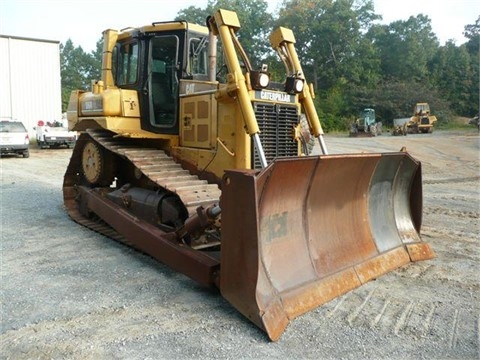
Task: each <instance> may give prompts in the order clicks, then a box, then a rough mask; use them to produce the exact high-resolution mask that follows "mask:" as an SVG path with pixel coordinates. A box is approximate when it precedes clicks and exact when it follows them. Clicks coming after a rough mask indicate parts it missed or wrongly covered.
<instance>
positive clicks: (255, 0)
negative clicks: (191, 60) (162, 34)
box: [176, 0, 273, 67]
mask: <svg viewBox="0 0 480 360" xmlns="http://www.w3.org/2000/svg"><path fill="white" fill-rule="evenodd" d="M267 8H268V4H267V1H265V0H217V1H213V0H209V1H208V4H207V6H206V8H205V9H202V8H199V7H196V6H190V7H188V8H186V9H184V10H181V11H180V12H179V13H178V14H177V17H176V20H180V19H182V20H186V21H189V22H193V23H197V24H199V25H205V24H206V18H207V16H211V15H213V14H214V13H215V11H216V10H218V9H226V10H231V11H234V12H236V13H237V15H238V19H239V21H240V26H241V28H240V30H239V31H238V33H237V36H238V38H239V40H240V42H241V44H242V46H243V48H244V49H245V51H246V53H247V54H248V56H249V58H250V61H251V62H252V66H254V67H255V66H256V67H260V65H261V64H262V63H263V62H264V60H265V59H266V58H267V56H268V52H269V50H270V46H269V42H268V34H269V33H270V30H271V28H272V23H273V17H272V15H271V14H269V13H268V11H267Z"/></svg>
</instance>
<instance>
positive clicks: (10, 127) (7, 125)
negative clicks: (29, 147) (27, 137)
mask: <svg viewBox="0 0 480 360" xmlns="http://www.w3.org/2000/svg"><path fill="white" fill-rule="evenodd" d="M0 132H3V133H5V132H27V130H26V129H25V126H23V124H22V123H20V122H13V121H1V122H0Z"/></svg>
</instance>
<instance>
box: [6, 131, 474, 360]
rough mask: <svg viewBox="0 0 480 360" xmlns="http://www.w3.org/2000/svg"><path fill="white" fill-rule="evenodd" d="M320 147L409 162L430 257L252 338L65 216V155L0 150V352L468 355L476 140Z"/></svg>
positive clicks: (250, 328)
mask: <svg viewBox="0 0 480 360" xmlns="http://www.w3.org/2000/svg"><path fill="white" fill-rule="evenodd" d="M326 142H327V146H328V147H329V150H330V152H331V153H344V152H362V151H368V152H370V151H380V152H381V151H396V150H399V149H400V148H401V147H402V146H406V147H407V149H408V150H409V152H410V153H411V154H412V155H413V156H414V157H416V158H417V159H419V160H420V161H422V168H423V180H424V221H423V227H422V237H423V239H424V240H426V241H428V242H429V243H430V244H431V246H432V247H433V249H434V251H435V252H436V254H437V257H436V258H435V259H433V260H429V261H424V262H418V263H414V264H410V265H409V266H406V267H403V268H400V269H398V270H396V271H394V272H391V273H389V274H387V275H385V276H383V277H381V278H379V279H378V280H376V281H372V282H370V283H368V284H366V285H364V286H362V287H361V288H358V289H356V290H354V291H351V292H350V293H348V294H346V295H344V296H342V297H339V298H337V299H335V300H333V301H331V302H330V303H328V304H325V305H324V306H321V307H319V308H317V309H315V310H313V311H311V312H309V313H307V314H305V315H303V316H300V317H299V318H297V319H295V320H294V321H293V322H292V323H291V324H290V325H289V327H288V328H287V331H286V332H285V333H284V334H283V336H282V338H281V339H280V340H279V341H278V342H275V343H272V342H269V341H268V339H267V337H266V335H265V334H264V333H263V332H261V331H260V330H258V329H257V328H256V327H255V326H254V325H253V324H252V323H250V322H249V321H248V320H246V319H245V318H244V317H243V316H241V315H240V314H239V313H238V312H237V311H236V310H235V309H233V308H232V307H231V306H230V305H229V304H228V303H227V301H226V300H224V299H223V298H222V297H221V296H220V295H219V294H218V293H217V292H216V291H211V290H206V289H203V288H201V287H200V286H198V285H197V284H196V283H194V282H193V281H191V280H190V279H188V278H187V277H185V276H183V275H181V274H179V273H176V272H174V271H172V270H170V269H169V268H167V267H166V266H164V265H162V264H159V263H157V262H155V261H154V260H152V259H151V258H149V257H148V256H145V255H142V254H140V253H138V252H136V251H134V250H132V249H130V248H128V247H126V246H123V245H121V244H118V243H116V242H114V241H112V240H110V239H107V238H105V237H103V236H101V235H99V234H97V233H94V232H92V231H90V230H88V229H86V228H83V227H81V226H80V225H77V224H75V223H74V222H72V221H71V220H70V219H69V218H68V216H67V215H66V213H65V212H64V210H63V206H62V193H61V187H62V181H63V174H64V171H65V169H66V166H67V163H68V161H69V158H70V154H71V150H67V149H57V150H54V149H52V150H50V149H46V150H37V149H32V151H31V157H30V158H28V159H23V158H16V157H7V158H2V159H0V172H1V187H0V203H1V208H0V217H1V228H0V232H1V248H0V251H1V257H0V261H1V263H0V266H1V268H0V270H1V272H0V274H1V298H0V300H1V332H0V358H2V359H106V358H108V359H110V358H116V359H117V358H118V359H183V358H186V359H191V358H208V359H214V358H222V359H223V358H229V359H240V358H241V359H258V358H278V359H300V358H309V359H320V358H321V359H479V357H480V355H479V342H480V339H479V327H480V311H479V310H480V305H479V303H480V302H479V298H480V293H479V289H480V286H479V284H480V282H479V275H478V268H479V263H480V250H479V246H478V245H479V233H480V231H479V230H480V220H479V214H480V209H479V204H480V187H479V184H480V181H479V180H480V176H479V175H480V172H479V163H480V161H479V150H480V147H479V135H478V133H477V132H476V130H466V131H459V132H451V131H450V132H442V131H436V132H434V133H433V134H425V135H408V136H406V137H393V136H390V135H389V134H384V135H382V136H380V137H377V138H356V139H352V138H347V137H345V136H328V135H327V136H326Z"/></svg>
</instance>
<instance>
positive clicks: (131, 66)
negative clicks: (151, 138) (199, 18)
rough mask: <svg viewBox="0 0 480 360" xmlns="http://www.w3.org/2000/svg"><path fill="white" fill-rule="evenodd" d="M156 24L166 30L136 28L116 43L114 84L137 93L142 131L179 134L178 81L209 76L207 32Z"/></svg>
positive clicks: (203, 78)
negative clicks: (147, 30) (130, 34)
mask: <svg viewBox="0 0 480 360" xmlns="http://www.w3.org/2000/svg"><path fill="white" fill-rule="evenodd" d="M158 24H159V25H160V26H162V27H167V29H166V30H162V31H159V30H156V31H152V32H140V31H138V32H136V33H135V34H133V36H131V37H128V38H126V39H125V40H123V39H122V40H119V42H117V44H116V45H115V47H114V50H113V54H112V73H113V77H114V81H115V85H116V86H118V87H119V88H123V89H132V90H136V91H137V92H138V94H139V102H140V111H141V114H140V119H141V128H142V129H143V130H145V131H149V132H153V133H162V134H172V135H178V133H179V123H178V110H179V82H180V80H181V79H193V80H202V81H205V80H207V79H208V53H207V51H208V46H207V44H208V35H207V34H201V33H199V32H195V31H193V30H189V29H188V27H187V24H186V23H181V24H182V25H183V26H184V27H185V29H180V30H168V24H167V23H154V24H153V29H155V28H156V27H157V26H156V25H158ZM176 28H178V24H177V26H176ZM149 29H151V27H149ZM185 49H188V51H185Z"/></svg>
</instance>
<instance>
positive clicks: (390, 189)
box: [63, 10, 433, 340]
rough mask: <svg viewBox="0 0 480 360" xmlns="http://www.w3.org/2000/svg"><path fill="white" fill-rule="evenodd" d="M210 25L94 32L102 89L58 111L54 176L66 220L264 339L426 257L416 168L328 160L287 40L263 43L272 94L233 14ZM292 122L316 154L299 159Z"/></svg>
mask: <svg viewBox="0 0 480 360" xmlns="http://www.w3.org/2000/svg"><path fill="white" fill-rule="evenodd" d="M207 25H208V27H203V26H198V25H194V24H189V23H187V22H184V21H176V22H161V23H152V24H151V25H148V26H145V27H141V28H135V29H132V28H129V29H127V30H125V31H122V32H117V31H114V30H106V31H105V32H104V49H103V61H102V79H101V80H100V81H95V82H93V83H92V90H91V91H88V92H84V91H74V92H73V93H72V94H71V97H70V102H69V106H68V121H69V127H70V129H71V130H75V131H79V132H81V135H80V136H79V138H78V140H77V143H76V146H75V148H74V150H73V153H72V157H71V160H70V163H69V165H68V168H67V170H66V173H65V177H64V184H63V194H64V203H65V207H66V209H67V211H68V213H69V215H70V216H71V217H72V218H73V219H74V220H75V221H77V222H78V223H80V224H82V225H85V226H87V227H89V228H91V229H93V230H95V231H98V232H100V233H102V234H104V235H106V236H108V237H111V238H113V239H116V240H118V241H122V242H124V243H125V244H128V245H130V246H133V247H134V248H136V249H138V250H140V251H143V252H145V253H147V254H149V255H150V256H152V257H154V258H156V259H158V260H159V261H161V262H162V263H164V264H166V265H168V266H170V267H171V268H173V269H175V270H177V271H180V272H182V273H183V274H185V275H187V276H189V277H190V278H192V279H193V280H195V281H197V282H199V283H200V284H203V285H205V286H211V287H217V288H218V289H219V290H220V292H221V294H222V296H224V297H225V298H226V299H227V300H228V301H229V302H230V303H231V304H232V305H233V306H234V307H235V308H236V309H238V310H239V311H240V312H241V313H242V314H244V315H245V316H246V317H247V318H248V319H249V320H251V321H252V322H254V323H255V324H256V325H257V326H259V327H260V328H261V329H263V330H264V331H265V332H266V333H267V334H268V336H269V338H270V339H272V340H277V339H278V338H279V337H280V336H281V334H282V333H283V332H284V330H285V328H286V326H287V325H288V323H289V322H290V320H291V319H293V318H295V317H296V316H298V315H300V314H302V313H305V312H307V311H309V310H311V309H313V308H315V307H317V306H319V305H321V304H323V303H325V302H327V301H329V300H331V299H333V298H335V297H337V296H340V295H341V294H343V293H345V292H347V291H349V290H352V289H354V288H356V287H358V286H360V285H361V284H363V283H365V282H367V281H369V280H371V279H375V278H377V277H378V276H380V275H382V274H384V273H387V272H389V271H391V270H393V269H395V268H398V267H400V266H402V265H405V264H407V263H409V262H410V261H417V260H423V259H429V258H431V257H433V252H432V250H431V249H430V247H429V245H428V244H426V243H424V242H423V241H422V240H421V238H420V236H419V231H420V226H421V220H422V181H421V167H420V163H419V162H418V161H417V160H415V159H414V158H412V157H411V156H410V155H409V154H408V153H406V152H395V153H372V154H367V153H362V154H352V155H346V154H342V155H328V154H327V147H326V145H325V141H324V138H323V130H322V127H321V125H320V121H319V119H318V116H317V113H316V110H315V107H314V104H313V90H312V88H311V86H309V85H308V84H307V82H306V80H305V77H304V73H303V70H302V67H301V65H300V62H299V59H298V55H297V53H296V50H295V47H294V44H295V38H294V35H293V33H292V31H291V30H289V29H286V28H282V27H280V28H278V29H277V30H275V31H274V32H273V33H272V34H271V37H270V41H271V44H272V47H273V48H274V49H275V50H276V51H277V53H278V55H279V57H280V59H281V61H282V62H283V63H284V65H285V69H286V73H285V79H284V81H282V82H281V83H275V82H273V81H270V74H269V72H268V67H267V66H266V65H263V66H261V68H260V69H254V68H253V67H252V65H251V64H250V61H249V59H248V57H247V54H246V53H245V51H244V50H243V48H242V46H241V44H240V42H239V41H238V39H237V36H236V33H237V32H238V31H239V29H240V24H239V21H238V18H237V15H236V13H234V12H231V11H227V10H219V11H217V12H215V14H214V15H213V16H212V17H209V19H208V20H207ZM217 39H220V41H221V42H222V49H223V58H224V59H225V61H226V69H227V71H226V75H225V77H224V79H225V80H221V79H220V76H219V74H220V72H219V71H218V70H217V64H216V59H217V53H216V52H217V44H216V42H217ZM304 118H306V120H307V123H308V128H309V130H310V132H311V135H312V136H313V137H314V138H316V139H318V143H319V146H320V149H321V151H322V153H323V155H317V156H311V155H309V154H308V147H307V146H305V144H306V141H305V139H304V135H303V132H302V128H301V125H300V122H301V121H300V120H301V119H304Z"/></svg>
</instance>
